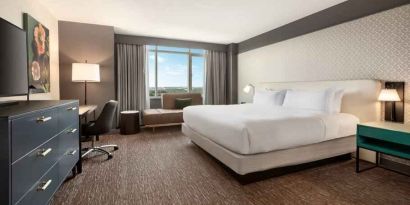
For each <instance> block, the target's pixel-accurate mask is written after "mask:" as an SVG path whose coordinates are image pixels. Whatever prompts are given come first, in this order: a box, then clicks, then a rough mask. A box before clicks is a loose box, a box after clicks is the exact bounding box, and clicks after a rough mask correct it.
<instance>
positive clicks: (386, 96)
mask: <svg viewBox="0 0 410 205" xmlns="http://www.w3.org/2000/svg"><path fill="white" fill-rule="evenodd" d="M379 101H382V102H386V103H392V106H391V112H390V118H387V119H388V120H389V121H393V122H394V121H396V103H395V102H398V101H401V100H400V96H399V93H397V90H396V89H382V91H381V92H380V95H379Z"/></svg>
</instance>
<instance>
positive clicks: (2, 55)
mask: <svg viewBox="0 0 410 205" xmlns="http://www.w3.org/2000/svg"><path fill="white" fill-rule="evenodd" d="M0 46H1V47H0V96H1V97H5V96H16V95H27V93H28V77H27V46H26V32H25V31H24V30H22V29H20V28H18V27H17V26H15V25H13V24H11V23H9V22H8V21H6V20H4V19H2V18H0Z"/></svg>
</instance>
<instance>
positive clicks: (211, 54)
mask: <svg viewBox="0 0 410 205" xmlns="http://www.w3.org/2000/svg"><path fill="white" fill-rule="evenodd" d="M226 69H227V67H226V52H223V51H207V52H206V69H205V70H206V71H205V72H206V74H205V103H206V104H210V105H222V104H226V97H227V95H226V80H227V79H226V78H227V76H226V75H227V74H226Z"/></svg>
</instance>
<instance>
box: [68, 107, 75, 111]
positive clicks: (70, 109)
mask: <svg viewBox="0 0 410 205" xmlns="http://www.w3.org/2000/svg"><path fill="white" fill-rule="evenodd" d="M67 110H68V111H73V110H77V107H69V108H67Z"/></svg>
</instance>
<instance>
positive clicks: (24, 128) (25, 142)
mask: <svg viewBox="0 0 410 205" xmlns="http://www.w3.org/2000/svg"><path fill="white" fill-rule="evenodd" d="M11 124H12V130H11V133H12V137H11V139H12V140H11V141H12V162H14V161H16V160H17V159H19V158H20V157H22V156H23V155H25V154H26V153H28V152H30V151H31V150H33V149H34V148H36V147H37V146H39V145H41V144H42V143H44V142H45V141H47V140H49V139H50V138H51V137H53V136H54V135H56V134H57V133H58V132H59V129H58V110H57V109H50V110H47V111H42V112H36V113H34V114H30V115H27V116H25V117H23V118H19V119H16V120H13V121H12V123H11Z"/></svg>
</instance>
